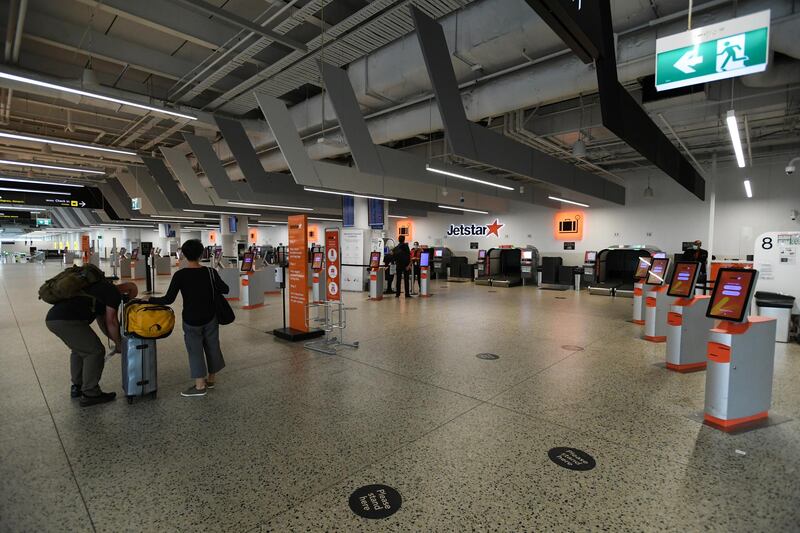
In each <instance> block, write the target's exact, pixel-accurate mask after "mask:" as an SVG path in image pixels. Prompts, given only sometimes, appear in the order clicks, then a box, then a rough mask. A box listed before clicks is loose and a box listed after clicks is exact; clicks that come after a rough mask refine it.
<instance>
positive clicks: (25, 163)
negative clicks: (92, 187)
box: [0, 159, 105, 174]
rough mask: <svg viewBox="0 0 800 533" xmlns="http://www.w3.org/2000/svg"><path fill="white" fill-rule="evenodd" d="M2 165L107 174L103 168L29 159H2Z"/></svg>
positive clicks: (0, 160)
mask: <svg viewBox="0 0 800 533" xmlns="http://www.w3.org/2000/svg"><path fill="white" fill-rule="evenodd" d="M0 165H14V166H18V167H35V168H46V169H49V170H64V171H66V172H78V173H80V174H105V172H103V171H102V170H90V169H88V168H74V167H61V166H57V165H45V164H42V163H31V162H28V161H9V160H8V159H0Z"/></svg>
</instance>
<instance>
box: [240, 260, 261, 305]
mask: <svg viewBox="0 0 800 533" xmlns="http://www.w3.org/2000/svg"><path fill="white" fill-rule="evenodd" d="M240 270H241V272H240V273H239V299H240V301H241V304H242V305H241V308H242V309H256V308H257V307H262V306H263V305H264V283H263V282H262V276H261V275H260V274H259V273H258V272H256V271H255V253H254V252H245V253H244V254H243V255H242V264H241V266H240Z"/></svg>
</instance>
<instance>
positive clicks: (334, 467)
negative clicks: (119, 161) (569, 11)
mask: <svg viewBox="0 0 800 533" xmlns="http://www.w3.org/2000/svg"><path fill="white" fill-rule="evenodd" d="M57 269H58V267H57V266H56V265H47V266H41V265H13V264H12V265H0V282H1V283H2V290H0V363H2V372H0V406H1V408H0V428H2V431H0V457H2V463H1V464H0V531H2V532H26V531H31V532H47V531H57V532H64V531H69V532H72V531H103V532H123V531H147V532H172V531H187V532H188V531H200V530H205V531H235V532H248V531H346V532H353V531H459V532H460V531H588V530H598V531H724V532H738V531H741V532H757V531H764V532H781V531H798V530H800V346H798V345H796V344H792V345H778V348H777V350H776V364H775V380H774V398H773V408H772V413H774V414H777V415H781V416H783V417H787V418H790V420H789V421H787V422H785V423H782V424H779V425H774V426H771V427H767V428H764V429H760V430H757V431H753V432H749V433H744V434H740V435H728V434H724V433H721V432H719V431H717V430H714V429H711V428H709V427H705V426H703V425H701V424H699V423H697V422H695V421H694V420H691V419H690V418H689V415H691V414H693V413H696V412H697V411H700V410H702V407H703V387H704V379H705V377H704V373H702V372H700V373H695V374H688V375H680V374H674V373H671V372H668V371H666V370H664V369H663V368H660V367H659V366H657V363H659V362H661V361H663V353H664V345H654V344H650V343H647V342H645V341H642V340H639V339H638V336H639V335H640V333H641V331H640V327H639V326H635V325H633V324H630V323H628V322H627V320H628V319H629V317H630V307H631V300H627V299H618V300H614V299H611V298H607V297H602V296H591V295H588V294H586V293H580V294H576V293H574V292H553V291H538V290H536V289H534V288H531V287H527V288H513V289H492V288H489V287H477V286H473V285H472V284H461V283H451V284H445V283H441V282H434V283H433V284H432V286H433V291H434V292H435V293H436V294H435V296H434V297H433V298H430V299H419V298H417V299H413V300H406V299H403V298H400V299H395V298H393V297H392V298H389V299H386V300H384V301H381V302H368V301H366V300H365V297H364V296H363V295H360V294H359V295H355V294H346V295H345V297H346V301H347V304H348V305H349V306H351V307H353V308H354V309H352V310H351V311H349V315H348V329H347V335H348V337H349V340H358V341H360V347H359V348H358V349H357V350H352V349H342V350H341V351H340V353H339V355H335V356H330V355H324V354H320V353H315V352H311V351H308V350H304V349H303V347H302V346H301V345H290V344H287V343H285V342H283V341H279V340H277V339H275V338H274V337H273V336H271V335H268V334H265V331H266V330H268V329H270V330H271V329H272V328H274V327H278V326H280V322H281V306H280V301H279V299H278V297H275V296H272V297H268V299H267V303H268V304H269V305H267V306H266V307H264V308H261V309H256V310H252V311H239V312H238V319H237V321H236V322H235V323H234V324H233V325H231V326H227V327H224V328H223V330H222V342H223V351H224V353H225V357H226V359H227V363H228V367H227V369H225V370H224V371H223V373H221V374H220V378H219V384H218V386H217V388H216V389H215V390H213V391H211V392H210V393H209V395H208V396H207V397H205V398H189V399H187V398H182V397H180V395H179V391H180V390H182V389H184V388H186V387H187V386H188V385H189V383H190V380H189V379H188V365H187V361H186V356H185V351H184V348H183V345H182V335H181V332H180V329H179V328H178V329H176V331H175V333H174V334H173V335H172V336H171V337H169V338H168V339H165V340H162V341H159V345H158V350H159V361H158V363H159V396H158V398H157V399H156V400H142V401H139V402H136V403H135V404H133V405H128V404H127V403H126V402H125V401H124V400H122V401H120V400H118V401H116V402H114V403H113V404H108V405H102V406H94V407H91V408H83V409H82V408H80V407H79V406H78V405H77V403H76V402H75V401H74V400H70V398H69V371H68V357H67V352H66V350H65V347H64V346H62V345H61V344H60V343H59V342H58V340H57V339H56V338H55V337H53V336H52V335H51V334H50V333H49V332H48V331H47V330H46V329H45V326H44V321H43V317H44V314H45V312H46V310H47V306H46V305H45V304H43V303H42V302H39V301H37V300H36V289H37V288H38V286H39V284H40V283H41V282H42V281H44V279H46V278H47V277H49V276H51V275H53V274H54V273H55V272H56V271H57ZM166 285H167V279H166V278H159V279H158V288H160V289H161V290H162V291H163V290H164V289H165V288H166ZM176 307H177V308H178V309H179V306H176ZM483 352H488V353H493V354H497V355H498V356H499V358H498V359H496V360H484V359H479V358H477V357H476V355H477V354H479V353H483ZM102 385H103V387H104V388H105V389H107V390H113V391H117V392H118V393H120V392H121V385H120V361H119V356H117V357H116V358H115V359H113V360H112V361H111V362H109V364H108V365H107V367H106V371H105V374H104V378H103V382H102ZM555 447H574V448H578V449H580V450H583V451H585V452H587V453H589V454H590V455H591V456H592V457H593V458H594V459H595V460H596V463H597V466H596V468H594V469H593V470H590V471H573V470H568V469H565V468H562V467H560V466H558V465H556V464H555V463H554V462H552V461H551V460H550V459H549V458H548V451H549V450H550V449H552V448H555ZM370 484H385V485H388V486H390V487H393V488H395V489H396V490H398V491H399V492H400V494H401V495H402V507H401V508H400V509H399V511H397V512H396V513H395V514H393V515H392V516H390V517H388V518H386V519H383V520H368V519H364V518H360V517H358V516H356V515H355V514H354V513H353V512H352V511H351V510H350V507H349V506H348V498H349V496H350V494H351V493H352V492H353V491H354V490H356V489H357V488H359V487H361V486H364V485H370Z"/></svg>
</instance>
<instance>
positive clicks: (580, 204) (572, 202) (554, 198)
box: [548, 196, 589, 207]
mask: <svg viewBox="0 0 800 533" xmlns="http://www.w3.org/2000/svg"><path fill="white" fill-rule="evenodd" d="M548 198H550V199H551V200H555V201H556V202H564V203H565V204H572V205H579V206H581V207H589V204H582V203H580V202H575V201H573V200H565V199H564V198H559V197H558V196H548Z"/></svg>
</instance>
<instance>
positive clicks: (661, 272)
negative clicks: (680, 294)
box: [645, 257, 669, 285]
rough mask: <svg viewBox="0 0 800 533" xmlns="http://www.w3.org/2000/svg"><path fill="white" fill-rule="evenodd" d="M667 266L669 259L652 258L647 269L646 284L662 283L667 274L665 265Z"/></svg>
mask: <svg viewBox="0 0 800 533" xmlns="http://www.w3.org/2000/svg"><path fill="white" fill-rule="evenodd" d="M668 266H669V259H663V258H660V257H659V258H658V259H653V260H652V264H651V265H650V270H648V271H647V281H645V283H646V284H647V285H663V284H664V277H665V276H666V275H667V267H668Z"/></svg>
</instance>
